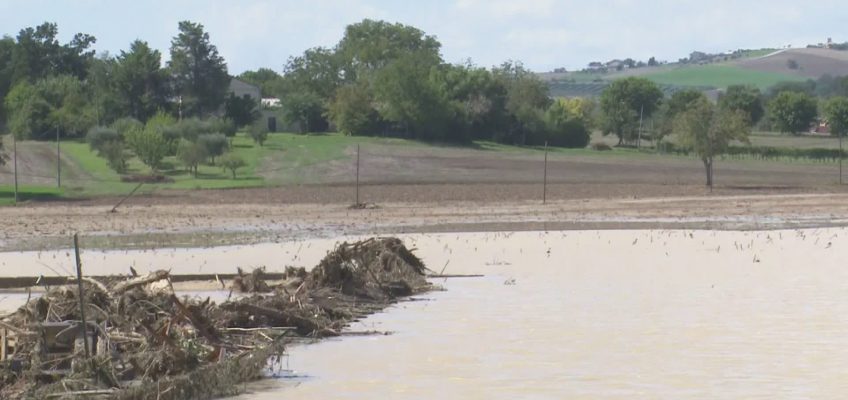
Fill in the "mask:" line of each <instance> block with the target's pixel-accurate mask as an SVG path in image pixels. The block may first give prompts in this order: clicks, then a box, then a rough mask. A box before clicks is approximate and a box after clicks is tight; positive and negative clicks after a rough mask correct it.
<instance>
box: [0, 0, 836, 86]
mask: <svg viewBox="0 0 848 400" xmlns="http://www.w3.org/2000/svg"><path fill="white" fill-rule="evenodd" d="M364 18H372V19H384V20H387V21H391V22H401V23H404V24H409V25H413V26H416V27H418V28H420V29H422V30H424V31H425V32H427V33H428V34H431V35H435V36H436V37H437V38H438V39H439V40H440V41H441V43H442V54H443V56H444V58H445V60H447V61H449V62H461V61H463V60H465V59H467V58H471V59H472V60H473V61H474V62H475V63H476V64H478V65H481V66H492V65H495V64H498V63H500V62H502V61H504V60H507V59H515V60H521V61H523V62H524V64H525V65H527V66H528V67H530V68H531V69H533V70H537V71H547V70H551V69H553V68H555V67H560V66H564V67H567V68H569V69H573V68H581V67H583V66H585V65H586V64H587V63H588V62H590V61H594V60H608V59H612V58H625V57H632V58H634V59H643V60H644V59H647V58H648V57H650V56H656V57H657V58H658V59H666V60H676V59H677V58H679V57H682V56H685V55H687V54H688V53H689V52H690V51H692V50H702V51H709V52H717V51H725V50H733V49H737V48H760V47H782V46H785V45H793V46H803V45H805V44H807V43H819V42H822V41H824V40H825V39H826V38H827V37H829V36H833V38H834V40H837V41H839V42H842V41H848V29H846V25H845V22H846V21H848V8H846V7H844V4H843V3H842V1H836V0H820V1H815V0H813V1H807V2H803V1H797V0H793V1H785V0H771V1H744V0H737V1H733V0H711V1H703V0H698V1H689V0H677V1H675V0H657V1H651V0H641V1H638V0H610V1H604V0H595V1H592V0H584V1H565V0H429V1H427V0H418V1H412V0H406V1H403V0H397V1H388V0H311V1H295V0H276V1H275V0H232V1H223V0H205V1H196V0H187V1H181V0H170V1H162V0H151V1H144V0H66V1H59V0H54V1H49V0H0V34H8V35H11V36H14V35H16V34H17V32H18V31H19V30H20V29H21V28H23V27H27V26H35V25H37V24H40V23H41V22H44V21H52V22H57V23H58V24H59V30H60V36H61V37H62V39H63V41H65V40H67V39H69V38H70V37H71V36H72V35H73V34H74V33H76V32H85V33H89V34H93V35H94V36H96V37H97V45H96V49H97V50H98V51H100V52H102V51H108V52H110V53H117V52H118V51H119V50H122V49H126V48H127V47H128V45H129V43H130V42H131V41H132V40H134V39H136V38H140V39H143V40H146V41H148V42H149V43H150V44H151V45H152V46H153V47H155V48H158V49H160V50H162V52H163V54H165V57H166V58H167V49H168V47H169V46H170V40H171V37H172V36H174V35H175V33H176V28H177V22H178V21H180V20H184V19H189V20H192V21H195V22H200V23H202V24H204V25H205V26H206V28H207V31H208V32H209V34H210V36H211V40H212V42H213V43H214V44H215V45H217V46H218V49H219V51H220V53H221V54H222V55H223V56H224V57H225V58H226V60H227V63H228V65H229V68H230V72H231V73H233V74H238V73H240V72H242V71H244V70H247V69H256V68H259V67H270V68H273V69H275V70H278V71H279V70H280V69H281V68H282V66H283V65H284V64H285V61H286V59H287V58H288V57H289V56H291V55H296V54H299V53H301V52H302V51H303V50H305V49H306V48H309V47H314V46H332V45H334V44H335V43H336V42H338V40H339V38H340V37H341V35H342V33H343V31H344V27H345V26H346V25H348V24H351V23H355V22H357V21H360V20H362V19H364ZM840 35H841V36H840Z"/></svg>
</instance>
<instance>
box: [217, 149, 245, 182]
mask: <svg viewBox="0 0 848 400" xmlns="http://www.w3.org/2000/svg"><path fill="white" fill-rule="evenodd" d="M220 161H221V167H223V168H224V169H228V170H230V171H231V172H232V173H233V179H236V170H237V169H239V168H241V167H244V166H245V165H247V163H245V162H244V159H242V158H241V157H240V156H239V155H238V154H234V153H227V154H225V155H224V156H223V157H221V160H220Z"/></svg>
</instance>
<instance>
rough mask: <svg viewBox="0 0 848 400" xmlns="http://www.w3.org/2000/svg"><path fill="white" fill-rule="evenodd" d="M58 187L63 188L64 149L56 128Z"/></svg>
mask: <svg viewBox="0 0 848 400" xmlns="http://www.w3.org/2000/svg"><path fill="white" fill-rule="evenodd" d="M56 187H58V188H61V187H62V149H61V147H59V127H58V126H57V127H56Z"/></svg>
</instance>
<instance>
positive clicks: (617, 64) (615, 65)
mask: <svg viewBox="0 0 848 400" xmlns="http://www.w3.org/2000/svg"><path fill="white" fill-rule="evenodd" d="M606 67H607V70H614V71H620V70H622V69H624V61H621V60H612V61H608V62H607V65H606Z"/></svg>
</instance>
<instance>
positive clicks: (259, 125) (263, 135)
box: [248, 121, 268, 147]
mask: <svg viewBox="0 0 848 400" xmlns="http://www.w3.org/2000/svg"><path fill="white" fill-rule="evenodd" d="M248 134H249V135H250V137H251V138H252V139H253V141H254V142H255V143H257V144H259V146H260V147H261V146H263V145H264V144H265V140H267V139H268V125H267V124H265V121H259V122H256V123H254V124H253V125H251V126H250V131H248Z"/></svg>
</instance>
